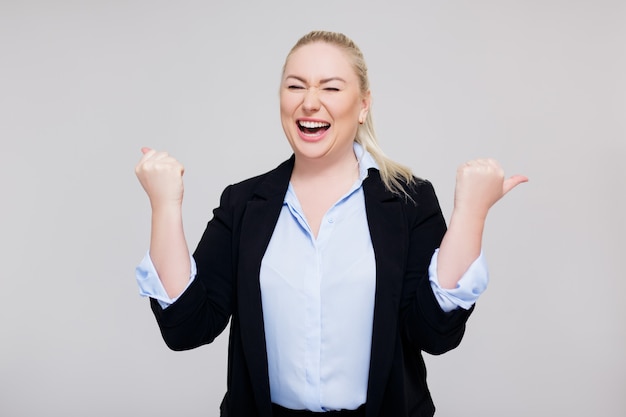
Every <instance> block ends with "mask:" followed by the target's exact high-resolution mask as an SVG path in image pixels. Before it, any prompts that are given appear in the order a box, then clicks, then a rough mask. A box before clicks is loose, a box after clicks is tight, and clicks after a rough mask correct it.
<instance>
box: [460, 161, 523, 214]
mask: <svg viewBox="0 0 626 417" xmlns="http://www.w3.org/2000/svg"><path fill="white" fill-rule="evenodd" d="M526 181H528V178H526V177H525V176H523V175H513V176H512V177H510V178H509V179H505V178H504V171H503V170H502V167H501V166H500V164H499V163H498V161H496V160H494V159H475V160H473V161H469V162H466V163H465V164H463V165H461V166H460V167H459V168H458V169H457V172H456V189H455V192H454V209H455V210H461V211H466V212H469V213H472V214H476V215H480V216H487V212H488V211H489V209H490V208H491V207H492V206H493V205H494V204H495V203H496V202H497V201H498V200H500V199H501V198H502V197H503V196H504V195H505V194H506V193H508V192H509V191H511V190H512V189H513V188H514V187H516V186H517V185H519V184H521V183H523V182H526Z"/></svg>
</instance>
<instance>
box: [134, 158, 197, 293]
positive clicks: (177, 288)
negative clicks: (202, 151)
mask: <svg viewBox="0 0 626 417" xmlns="http://www.w3.org/2000/svg"><path fill="white" fill-rule="evenodd" d="M141 151H142V152H143V157H142V158H141V160H140V161H139V163H138V164H137V166H136V167H135V173H136V174H137V178H138V179H139V182H140V183H141V185H142V187H143V188H144V190H145V191H146V193H147V194H148V197H149V199H150V205H151V207H152V226H151V237H150V257H151V259H152V262H153V263H154V267H155V269H156V271H157V273H158V275H159V278H160V279H161V283H162V284H163V287H164V288H165V291H166V292H167V294H168V296H169V297H170V298H176V297H178V296H179V295H180V294H181V293H182V291H183V290H184V289H185V288H186V287H187V284H188V283H189V276H190V271H191V265H190V260H189V249H188V247H187V242H186V241H185V234H184V230H183V220H182V201H183V181H182V177H183V173H184V168H183V166H182V165H181V164H180V163H179V162H178V161H177V160H175V159H174V158H172V157H171V156H169V155H168V154H167V153H165V152H157V151H155V150H153V149H149V148H142V150H141Z"/></svg>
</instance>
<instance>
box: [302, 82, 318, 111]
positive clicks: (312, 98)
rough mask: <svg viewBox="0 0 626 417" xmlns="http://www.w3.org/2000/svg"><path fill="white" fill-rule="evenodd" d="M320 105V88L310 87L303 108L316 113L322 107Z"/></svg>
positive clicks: (305, 95)
mask: <svg viewBox="0 0 626 417" xmlns="http://www.w3.org/2000/svg"><path fill="white" fill-rule="evenodd" d="M320 105H321V104H320V98H319V90H318V89H317V88H315V87H309V88H308V89H307V90H306V93H305V94H304V98H303V100H302V109H303V110H304V111H305V112H307V113H315V112H316V111H318V110H319V109H320Z"/></svg>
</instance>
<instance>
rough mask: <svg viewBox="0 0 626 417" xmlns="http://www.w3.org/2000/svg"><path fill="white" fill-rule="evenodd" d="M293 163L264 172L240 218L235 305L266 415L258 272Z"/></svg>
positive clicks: (267, 399)
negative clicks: (236, 303) (265, 174)
mask: <svg viewBox="0 0 626 417" xmlns="http://www.w3.org/2000/svg"><path fill="white" fill-rule="evenodd" d="M293 163H294V158H293V156H292V157H291V159H289V160H288V161H286V162H284V163H283V164H281V165H280V166H279V167H278V168H276V169H275V170H273V171H271V172H269V173H268V174H267V176H266V178H265V179H264V180H263V181H262V182H261V183H260V184H259V185H258V187H257V188H256V189H255V190H254V194H253V196H252V198H251V199H250V200H249V201H248V203H247V206H246V210H245V212H244V214H243V218H242V222H241V232H240V233H241V234H240V236H241V239H240V247H239V253H240V256H239V264H238V275H237V299H238V306H237V309H238V312H239V317H240V323H241V339H242V346H243V350H244V355H245V358H246V365H247V367H248V370H249V372H250V380H251V382H252V387H253V390H254V397H255V401H256V403H257V409H258V410H259V412H260V415H262V416H270V415H271V413H272V406H271V400H270V387H269V376H268V370H267V350H266V344H265V331H264V325H263V309H262V305H261V287H260V283H259V272H260V269H261V261H262V259H263V255H264V254H265V250H266V249H267V246H268V244H269V241H270V239H271V237H272V233H273V232H274V228H275V226H276V222H277V221H278V216H279V215H280V210H281V208H282V205H283V201H284V198H285V193H286V191H287V187H288V185H289V179H290V177H291V172H292V170H293Z"/></svg>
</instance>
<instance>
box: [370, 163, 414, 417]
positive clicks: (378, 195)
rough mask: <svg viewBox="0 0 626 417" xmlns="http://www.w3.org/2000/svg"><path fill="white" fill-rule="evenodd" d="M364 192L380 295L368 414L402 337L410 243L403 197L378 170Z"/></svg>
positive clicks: (380, 392)
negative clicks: (400, 323)
mask: <svg viewBox="0 0 626 417" xmlns="http://www.w3.org/2000/svg"><path fill="white" fill-rule="evenodd" d="M363 191H364V194H365V209H366V212H367V221H368V224H369V229H370V236H371V239H372V245H373V247H374V254H375V257H376V296H375V303H374V323H373V331H372V352H371V359H370V371H369V383H368V389H367V415H368V416H374V415H378V413H379V411H380V407H381V403H382V399H383V394H384V392H385V386H386V384H387V380H388V378H389V372H390V370H391V366H392V362H393V358H394V351H395V349H396V347H395V343H396V342H397V340H398V339H397V325H398V311H399V304H400V297H401V292H402V282H403V266H402V265H403V259H405V256H406V251H407V246H408V231H407V230H406V219H405V215H404V211H403V210H402V207H401V202H400V197H398V196H396V195H394V194H393V193H391V192H390V191H388V190H387V189H386V188H385V186H384V184H383V182H382V181H381V179H380V174H379V173H378V171H377V170H373V169H371V170H370V172H369V177H368V178H367V179H366V180H365V181H364V183H363Z"/></svg>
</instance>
